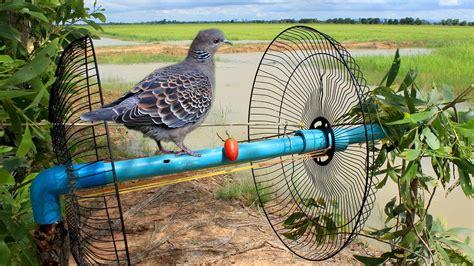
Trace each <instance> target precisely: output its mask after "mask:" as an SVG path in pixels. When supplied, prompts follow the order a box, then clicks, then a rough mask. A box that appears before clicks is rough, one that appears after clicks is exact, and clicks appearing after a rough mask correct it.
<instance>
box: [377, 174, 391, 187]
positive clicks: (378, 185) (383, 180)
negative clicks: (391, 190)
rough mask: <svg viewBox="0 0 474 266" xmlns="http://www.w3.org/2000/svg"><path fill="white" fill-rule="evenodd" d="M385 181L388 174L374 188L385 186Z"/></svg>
mask: <svg viewBox="0 0 474 266" xmlns="http://www.w3.org/2000/svg"><path fill="white" fill-rule="evenodd" d="M387 179H388V174H386V175H385V177H384V178H383V179H382V180H381V181H380V182H379V183H378V184H377V186H376V188H377V189H380V188H382V187H383V186H385V184H386V183H387Z"/></svg>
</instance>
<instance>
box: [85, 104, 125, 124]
mask: <svg viewBox="0 0 474 266" xmlns="http://www.w3.org/2000/svg"><path fill="white" fill-rule="evenodd" d="M116 115H117V113H116V112H115V111H114V110H113V109H112V108H111V107H109V108H100V109H98V110H95V111H92V112H89V113H85V114H82V115H81V120H82V121H112V120H113V117H114V116H116Z"/></svg>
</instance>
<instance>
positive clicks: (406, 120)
mask: <svg viewBox="0 0 474 266" xmlns="http://www.w3.org/2000/svg"><path fill="white" fill-rule="evenodd" d="M411 122H412V120H411V114H409V113H405V114H404V117H403V119H400V120H397V121H393V122H390V123H386V125H389V126H393V125H402V124H408V123H411Z"/></svg>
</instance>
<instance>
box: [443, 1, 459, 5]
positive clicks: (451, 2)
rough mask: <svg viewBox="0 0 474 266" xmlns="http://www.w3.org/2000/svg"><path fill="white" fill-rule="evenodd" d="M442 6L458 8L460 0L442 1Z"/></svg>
mask: <svg viewBox="0 0 474 266" xmlns="http://www.w3.org/2000/svg"><path fill="white" fill-rule="evenodd" d="M439 5H440V6H457V5H459V0H440V1H439Z"/></svg>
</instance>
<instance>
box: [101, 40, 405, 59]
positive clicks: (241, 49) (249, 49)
mask: <svg viewBox="0 0 474 266" xmlns="http://www.w3.org/2000/svg"><path fill="white" fill-rule="evenodd" d="M268 43H269V41H268V42H267V43H248V44H235V45H232V46H223V47H221V48H220V49H219V53H253V52H264V51H265V49H267V47H268ZM412 46H413V45H412V44H411V43H409V42H407V43H391V42H357V43H344V47H345V48H347V49H394V48H403V47H412ZM188 49H189V45H182V44H162V43H155V44H143V45H131V46H111V47H98V48H97V49H96V54H97V55H98V56H100V55H101V54H114V53H117V54H119V53H127V52H128V53H130V52H140V53H145V54H147V53H149V54H167V55H186V54H187V52H188Z"/></svg>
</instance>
